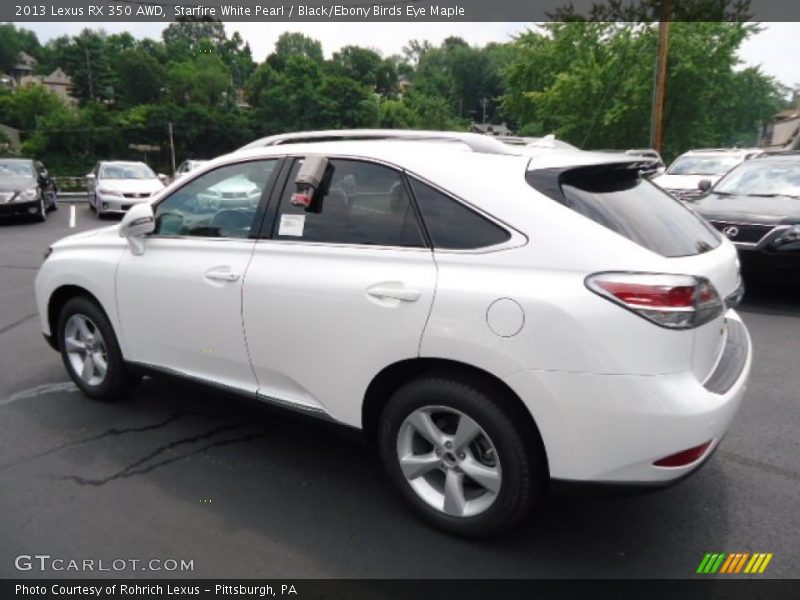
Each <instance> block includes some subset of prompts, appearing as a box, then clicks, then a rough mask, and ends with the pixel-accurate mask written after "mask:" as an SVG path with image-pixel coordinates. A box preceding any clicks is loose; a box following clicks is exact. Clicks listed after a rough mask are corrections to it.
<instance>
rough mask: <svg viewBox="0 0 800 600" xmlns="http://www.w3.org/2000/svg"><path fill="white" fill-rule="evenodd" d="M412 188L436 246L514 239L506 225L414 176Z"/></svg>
mask: <svg viewBox="0 0 800 600" xmlns="http://www.w3.org/2000/svg"><path fill="white" fill-rule="evenodd" d="M411 187H412V188H413V189H414V196H415V197H416V199H417V205H418V206H419V210H420V212H421V213H422V220H423V221H425V227H426V228H427V230H428V234H429V235H430V236H431V241H433V246H434V247H435V248H442V249H450V250H468V249H474V248H485V247H486V246H494V245H496V244H501V243H503V242H505V241H507V240H508V239H510V238H511V234H509V233H508V232H507V231H506V230H505V229H503V228H502V227H499V226H498V225H495V224H494V223H492V222H491V221H489V220H488V219H486V218H484V217H482V216H481V215H479V214H478V213H476V212H475V211H473V210H471V209H469V208H468V207H466V206H464V205H463V204H461V203H460V202H457V201H456V200H453V199H452V198H450V197H449V196H446V195H445V194H442V193H441V192H439V191H438V190H436V189H434V188H432V187H431V186H429V185H426V184H424V183H422V182H421V181H417V180H415V179H412V180H411Z"/></svg>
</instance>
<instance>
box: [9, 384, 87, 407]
mask: <svg viewBox="0 0 800 600" xmlns="http://www.w3.org/2000/svg"><path fill="white" fill-rule="evenodd" d="M77 391H78V386H76V385H75V384H74V383H72V382H71V381H63V382H61V383H42V384H39V385H37V386H35V387H32V388H29V389H27V390H21V391H19V392H16V393H15V394H11V395H10V396H8V397H7V398H3V399H2V400H0V406H5V405H7V404H13V403H14V402H16V401H17V400H27V399H28V398H38V397H39V396H44V395H45V394H53V393H56V392H68V393H71V392H77Z"/></svg>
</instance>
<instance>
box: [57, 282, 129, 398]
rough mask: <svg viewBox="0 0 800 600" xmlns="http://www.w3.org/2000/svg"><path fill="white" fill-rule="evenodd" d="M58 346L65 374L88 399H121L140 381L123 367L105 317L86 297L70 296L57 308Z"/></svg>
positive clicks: (110, 328) (114, 339)
mask: <svg viewBox="0 0 800 600" xmlns="http://www.w3.org/2000/svg"><path fill="white" fill-rule="evenodd" d="M58 345H59V348H60V349H61V358H62V360H63V361H64V366H65V367H66V369H67V373H69V376H70V377H71V378H72V381H74V382H75V385H77V386H78V387H79V388H80V389H81V391H82V392H83V393H84V394H86V395H87V396H89V397H90V398H93V399H95V400H102V401H106V402H109V401H114V400H119V399H122V398H124V397H125V396H126V395H127V393H128V392H129V391H130V390H131V389H132V388H133V387H135V385H136V384H137V383H138V382H139V381H140V380H141V377H140V376H138V375H136V374H133V373H131V372H130V371H129V370H128V369H127V368H126V366H125V362H124V360H123V359H122V352H121V351H120V348H119V343H118V342H117V336H116V335H115V334H114V329H113V327H112V326H111V323H110V322H109V320H108V317H106V315H105V313H104V312H103V310H102V309H101V308H100V307H99V306H98V305H97V304H96V303H95V302H93V301H91V300H89V299H88V298H84V297H76V298H72V299H71V300H69V301H67V303H66V304H65V305H64V307H63V308H62V309H61V312H60V313H59V318H58Z"/></svg>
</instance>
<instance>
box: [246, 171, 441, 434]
mask: <svg viewBox="0 0 800 600" xmlns="http://www.w3.org/2000/svg"><path fill="white" fill-rule="evenodd" d="M301 162H302V161H301V160H300V159H297V160H295V162H294V164H293V165H292V168H291V169H288V168H287V169H286V171H288V177H286V179H285V183H284V185H283V190H282V191H279V190H276V193H275V194H274V197H273V202H272V204H271V210H270V214H269V215H268V218H267V219H266V221H265V224H266V229H265V231H264V232H263V235H262V239H260V240H259V241H258V242H257V243H256V245H255V249H254V252H253V260H252V262H251V264H250V267H249V269H248V272H247V278H246V280H245V283H244V290H243V318H244V322H245V331H246V337H247V346H248V349H249V351H250V358H251V361H252V364H253V370H254V371H255V374H256V377H257V379H258V393H259V395H260V396H262V397H263V399H265V400H267V401H274V402H277V403H279V404H284V405H286V404H288V405H291V406H292V407H294V408H298V409H301V410H305V411H307V412H311V413H318V414H319V413H322V414H327V415H329V416H331V417H333V418H335V419H337V420H340V421H343V422H345V423H349V424H351V425H354V426H358V425H360V423H361V401H362V399H363V396H364V393H365V391H366V388H367V386H368V385H369V383H370V381H371V380H372V378H373V377H374V376H375V375H376V374H377V373H378V372H379V371H380V370H381V369H383V368H385V367H386V366H388V365H390V364H393V363H396V362H398V361H401V360H404V359H410V358H414V357H417V356H418V353H419V345H420V339H421V336H422V333H423V329H424V327H425V322H426V319H427V318H428V314H429V312H430V309H431V304H432V302H433V295H434V290H435V286H436V267H435V264H434V261H433V255H432V252H431V249H430V246H429V244H428V243H427V239H426V237H425V235H424V233H423V230H422V227H421V226H420V223H419V219H418V217H417V214H416V211H415V208H414V206H413V202H412V200H411V197H410V194H409V189H408V187H407V183H406V181H405V177H404V175H403V174H402V173H401V172H399V171H397V170H395V169H392V168H389V167H387V166H383V165H379V164H376V163H371V162H366V161H357V160H343V159H339V160H337V159H333V160H331V161H330V164H329V167H328V171H327V173H326V176H325V178H324V179H323V184H322V187H321V189H320V191H319V192H318V198H319V199H321V203H320V204H319V206H318V208H317V209H316V211H314V210H312V211H311V212H307V211H305V210H304V209H303V208H301V207H299V206H295V205H293V204H292V202H291V198H292V194H293V192H294V191H295V184H294V182H295V177H296V175H297V172H298V170H299V166H300V163H301ZM287 167H288V165H287ZM265 238H266V239H265Z"/></svg>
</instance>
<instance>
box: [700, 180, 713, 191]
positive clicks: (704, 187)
mask: <svg viewBox="0 0 800 600" xmlns="http://www.w3.org/2000/svg"><path fill="white" fill-rule="evenodd" d="M697 189H698V190H700V191H701V192H707V191H708V190H710V189H711V180H709V179H701V180H700V181H698V182H697Z"/></svg>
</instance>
